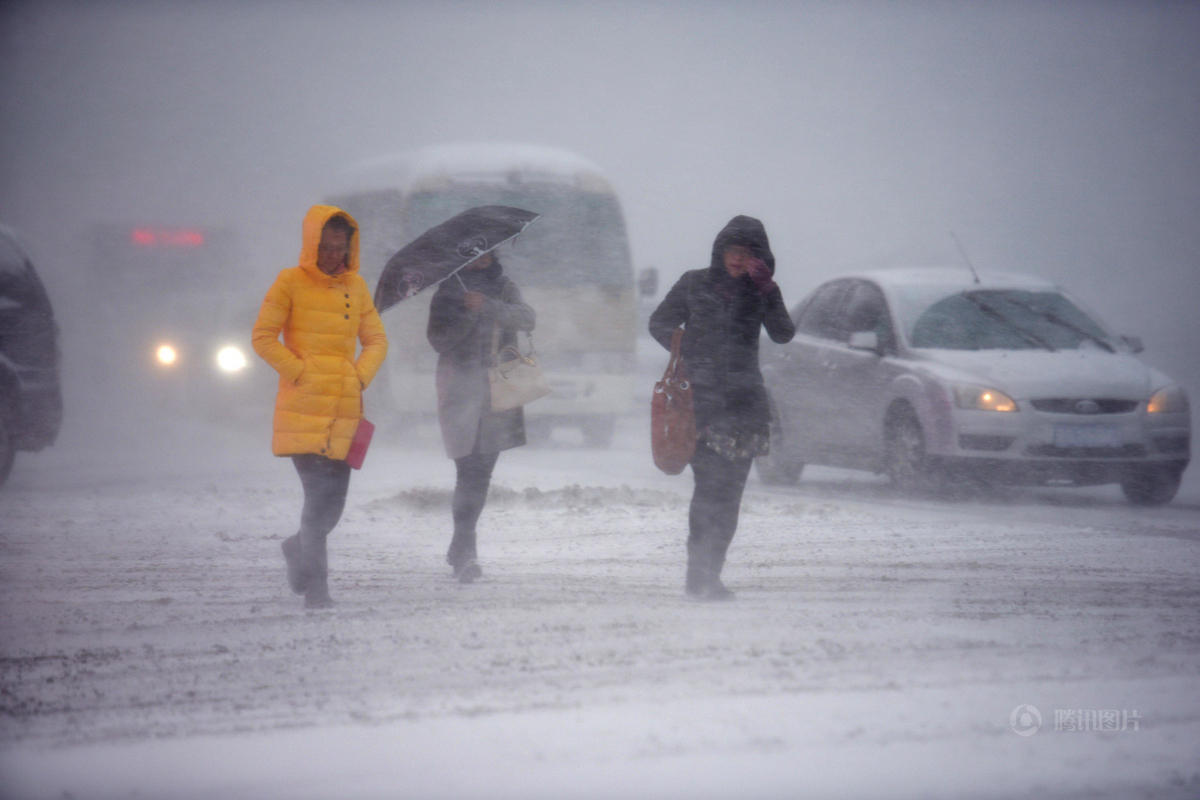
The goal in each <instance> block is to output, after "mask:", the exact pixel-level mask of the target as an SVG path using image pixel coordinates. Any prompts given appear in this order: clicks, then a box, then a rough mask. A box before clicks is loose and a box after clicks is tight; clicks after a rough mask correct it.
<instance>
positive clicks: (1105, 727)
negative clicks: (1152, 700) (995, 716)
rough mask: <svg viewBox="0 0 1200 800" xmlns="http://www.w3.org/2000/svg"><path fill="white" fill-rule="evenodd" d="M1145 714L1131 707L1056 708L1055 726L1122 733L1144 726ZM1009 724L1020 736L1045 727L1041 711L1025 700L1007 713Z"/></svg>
mask: <svg viewBox="0 0 1200 800" xmlns="http://www.w3.org/2000/svg"><path fill="white" fill-rule="evenodd" d="M1141 720H1142V715H1141V712H1139V711H1138V710H1137V709H1129V708H1056V709H1054V730H1055V731H1056V732H1059V733H1123V732H1125V731H1137V730H1140V729H1141V727H1140V726H1141ZM1008 727H1009V728H1010V729H1011V730H1012V732H1013V733H1015V734H1017V735H1018V736H1033V735H1034V734H1035V733H1037V732H1038V731H1040V730H1041V729H1042V712H1041V711H1039V710H1038V707H1037V706H1034V705H1030V704H1029V703H1022V704H1021V705H1019V706H1017V707H1016V708H1014V709H1013V710H1012V713H1011V714H1009V715H1008Z"/></svg>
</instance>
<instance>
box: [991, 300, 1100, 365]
mask: <svg viewBox="0 0 1200 800" xmlns="http://www.w3.org/2000/svg"><path fill="white" fill-rule="evenodd" d="M1004 302H1006V303H1012V304H1013V305H1014V306H1016V307H1017V308H1023V309H1025V310H1026V311H1028V312H1030V313H1033V314H1037V315H1038V316H1039V317H1041V318H1042V319H1044V320H1046V321H1047V322H1052V323H1054V324H1055V325H1059V326H1061V327H1063V328H1066V329H1067V330H1069V331H1072V332H1074V333H1077V334H1079V335H1080V336H1082V337H1083V338H1085V339H1089V340H1091V341H1092V342H1095V343H1096V344H1098V345H1100V346H1101V347H1103V348H1104V349H1105V350H1107V351H1108V352H1110V353H1115V352H1117V348H1115V347H1113V345H1112V343H1111V342H1109V341H1108V340H1107V339H1104V338H1103V337H1100V336H1097V335H1096V334H1094V333H1092V332H1091V331H1089V330H1088V329H1087V328H1084V327H1081V326H1079V325H1076V324H1075V323H1074V322H1071V321H1069V320H1065V319H1063V318H1062V317H1060V316H1059V315H1058V314H1055V313H1054V312H1053V311H1048V310H1046V309H1042V308H1037V307H1036V306H1031V305H1029V304H1028V303H1025V302H1023V301H1021V300H1016V299H1014V298H1011V297H1005V298H1004Z"/></svg>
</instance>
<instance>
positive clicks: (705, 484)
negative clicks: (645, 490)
mask: <svg viewBox="0 0 1200 800" xmlns="http://www.w3.org/2000/svg"><path fill="white" fill-rule="evenodd" d="M774 273H775V257H774V256H773V255H772V254H771V247H770V243H769V242H768V240H767V232H766V229H765V228H763V224H762V223H761V222H759V221H758V220H757V219H754V218H753V217H745V216H737V217H734V218H733V219H732V220H730V221H729V223H728V224H727V225H726V226H725V227H724V228H723V229H722V230H721V232H720V233H719V234H717V238H716V240H715V241H714V242H713V248H712V258H711V260H710V262H709V265H708V268H707V269H697V270H692V271H690V272H685V273H684V274H683V276H682V277H681V278H680V279H679V281H678V282H677V283H676V284H675V285H674V286H673V287H671V291H669V292H667V296H666V297H664V298H663V301H662V303H661V304H659V306H658V308H657V309H655V310H654V313H653V314H652V315H651V316H650V335H651V336H653V337H654V338H655V339H656V340H657V341H658V343H659V344H661V345H662V346H663V347H665V348H667V349H668V350H669V349H670V348H671V336H672V334H673V333H674V332H675V329H676V328H678V327H679V326H680V325H683V326H684V331H683V342H682V344H681V346H680V352H681V356H682V360H683V363H684V366H685V367H686V369H687V376H688V379H689V380H690V382H691V385H692V401H693V404H694V407H695V414H696V431H697V434H698V441H697V443H696V453H695V455H694V456H693V457H692V461H691V466H692V474H693V475H694V476H695V481H696V484H695V489H694V491H693V493H692V503H691V508H690V511H689V515H688V540H687V553H688V563H687V579H686V583H685V587H684V588H685V590H686V592H687V594H688V595H689V596H690V597H694V598H697V599H701V600H727V599H730V598H732V597H733V592H731V591H730V590H729V589H727V588H726V587H725V584H723V583H722V582H721V568H722V567H723V566H724V564H725V554H726V552H727V551H728V549H729V544H730V542H732V541H733V535H734V533H735V532H736V531H737V522H738V511H739V508H740V506H741V503H742V490H743V489H744V488H745V485H746V478H747V476H748V475H749V473H750V462H751V461H752V460H753V459H754V457H755V456H757V455H762V454H764V453H766V452H767V448H768V446H769V436H770V434H769V430H770V429H769V422H770V410H769V408H768V405H767V393H766V389H765V388H764V386H763V378H762V373H761V372H760V371H759V368H758V339H759V335H760V332H761V331H762V329H763V328H764V327H765V328H766V330H767V334H768V335H769V336H770V337H771V339H772V340H773V341H776V342H780V343H783V342H788V341H791V338H792V336H793V335H794V334H795V332H796V330H795V327H794V326H793V325H792V320H791V318H790V317H788V313H787V309H786V308H785V307H784V303H783V296H782V295H781V294H780V291H779V286H778V285H776V283H775V281H774V279H773V275H774Z"/></svg>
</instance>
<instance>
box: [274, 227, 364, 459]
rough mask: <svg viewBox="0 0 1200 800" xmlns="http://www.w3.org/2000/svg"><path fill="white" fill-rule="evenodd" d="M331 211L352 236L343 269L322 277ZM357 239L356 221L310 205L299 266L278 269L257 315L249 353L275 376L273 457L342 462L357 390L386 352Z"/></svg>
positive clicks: (357, 405) (358, 400)
mask: <svg viewBox="0 0 1200 800" xmlns="http://www.w3.org/2000/svg"><path fill="white" fill-rule="evenodd" d="M334 216H341V217H344V218H345V219H346V220H348V221H349V222H350V224H351V225H353V226H354V228H355V234H354V235H353V236H352V237H351V238H350V253H349V269H347V270H346V271H345V272H342V273H341V274H339V275H326V274H325V273H323V272H321V270H320V269H319V268H318V267H317V245H318V244H319V243H320V241H321V231H322V229H323V228H324V227H325V223H326V222H328V221H329V219H330V218H332V217H334ZM358 241H359V234H358V223H357V222H355V221H354V218H353V217H351V216H350V215H349V214H347V213H346V212H345V211H342V210H341V209H339V208H336V207H335V206H324V205H317V206H313V207H312V208H310V209H309V210H308V213H307V214H306V215H305V217H304V226H303V241H302V245H301V249H300V264H299V266H295V267H291V268H290V269H285V270H283V271H282V272H280V273H279V277H278V278H276V279H275V283H274V284H273V285H272V286H271V288H270V289H269V290H268V291H267V296H266V297H265V298H264V299H263V303H262V308H261V309H260V310H259V312H258V320H257V321H256V322H255V323H254V332H253V335H252V342H253V345H254V351H255V352H256V353H258V354H259V355H260V356H262V358H263V360H265V361H266V362H267V363H268V364H270V365H271V366H272V367H274V369H275V371H276V372H278V373H279V392H278V394H277V395H276V398H275V422H274V435H273V437H272V440H271V449H272V451H273V452H274V453H275V455H277V456H288V455H296V454H300V453H316V454H318V455H323V456H325V457H327V458H332V459H337V460H343V459H345V458H346V453H347V451H348V450H349V449H350V440H351V438H353V436H354V430H355V428H357V427H358V420H359V419H360V418H361V417H362V391H363V389H365V388H366V387H367V385H369V384H370V383H371V379H372V378H374V377H375V373H376V372H378V371H379V367H380V365H381V364H382V363H383V359H384V356H385V355H386V354H387V334H386V333H385V332H384V329H383V322H382V321H381V320H380V319H379V312H378V311H376V310H375V304H374V302H373V301H372V300H371V292H370V290H369V289H368V288H367V283H366V281H364V280H363V279H362V276H361V275H359V274H358ZM281 332H282V334H283V341H282V342H280V340H279V334H280V333H281ZM359 341H361V342H362V351H361V352H357V351H358V342H359ZM356 352H357V355H356Z"/></svg>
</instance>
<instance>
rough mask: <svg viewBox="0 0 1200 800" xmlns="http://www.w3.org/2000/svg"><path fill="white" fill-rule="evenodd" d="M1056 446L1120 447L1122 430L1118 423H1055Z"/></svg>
mask: <svg viewBox="0 0 1200 800" xmlns="http://www.w3.org/2000/svg"><path fill="white" fill-rule="evenodd" d="M1054 445H1055V446H1056V447H1120V446H1121V432H1120V430H1119V429H1118V428H1117V426H1116V425H1055V426H1054Z"/></svg>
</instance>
